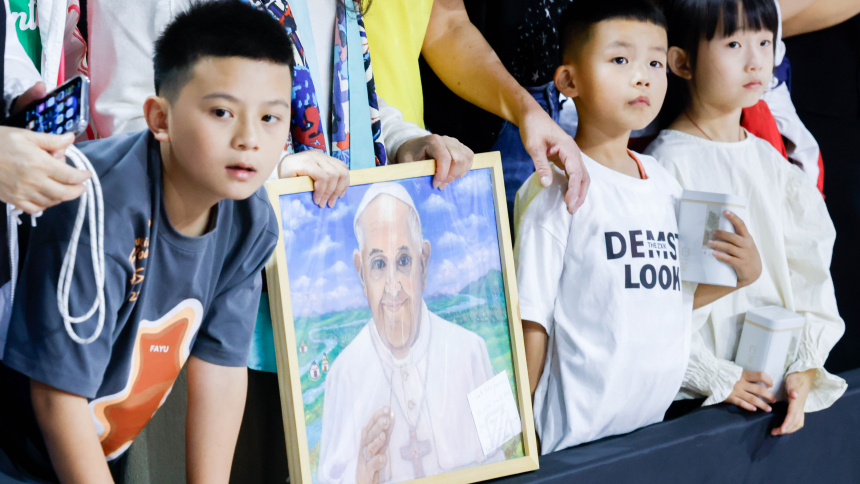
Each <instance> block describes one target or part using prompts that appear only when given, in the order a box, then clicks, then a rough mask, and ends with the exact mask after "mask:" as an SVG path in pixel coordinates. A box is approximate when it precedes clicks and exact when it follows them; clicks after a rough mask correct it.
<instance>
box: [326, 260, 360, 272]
mask: <svg viewBox="0 0 860 484" xmlns="http://www.w3.org/2000/svg"><path fill="white" fill-rule="evenodd" d="M350 271H355V269H354V268H351V267H350V266H348V265H346V263H345V262H344V261H342V260H339V261H337V262H335V263H334V265H332V266H331V267H329V268H328V269H326V273H328V274H335V275H342V274H348V273H349V272H350Z"/></svg>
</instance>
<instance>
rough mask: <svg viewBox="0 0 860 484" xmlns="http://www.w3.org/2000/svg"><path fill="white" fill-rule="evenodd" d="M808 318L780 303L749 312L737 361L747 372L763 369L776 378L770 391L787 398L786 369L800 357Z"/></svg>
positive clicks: (780, 398)
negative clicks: (799, 348)
mask: <svg viewBox="0 0 860 484" xmlns="http://www.w3.org/2000/svg"><path fill="white" fill-rule="evenodd" d="M805 321H806V318H804V317H803V316H801V315H800V314H797V313H795V312H793V311H789V310H788V309H785V308H781V307H779V306H766V307H763V308H756V309H752V310H750V311H747V314H746V319H745V320H744V328H743V332H742V333H741V341H740V343H738V352H737V353H736V354H735V363H737V364H738V365H739V366H742V367H743V369H744V370H747V371H763V372H765V373H767V374H768V375H769V376H770V377H771V378H773V387H771V389H770V390H771V391H772V392H773V394H774V395H775V396H776V398H777V399H778V400H782V399H784V398H785V392H784V391H783V384H782V383H783V381H782V380H783V378H785V370H787V369H788V367H789V366H791V364H792V363H793V362H794V360H795V358H796V356H797V343H798V341H799V340H800V334H801V333H802V332H803V325H804V323H805Z"/></svg>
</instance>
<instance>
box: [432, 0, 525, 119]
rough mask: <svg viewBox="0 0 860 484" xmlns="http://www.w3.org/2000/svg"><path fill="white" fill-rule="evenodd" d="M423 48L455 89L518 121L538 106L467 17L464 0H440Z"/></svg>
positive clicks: (433, 66) (480, 103)
mask: <svg viewBox="0 0 860 484" xmlns="http://www.w3.org/2000/svg"><path fill="white" fill-rule="evenodd" d="M421 53H422V54H423V55H424V59H426V60H427V63H428V64H429V65H430V67H431V68H432V69H433V72H434V73H436V75H437V76H439V79H441V80H442V82H443V83H445V85H446V86H448V88H449V89H451V90H452V91H453V92H454V93H455V94H457V95H458V96H460V97H461V98H463V99H465V100H467V101H469V102H470V103H472V104H474V105H476V106H478V107H480V108H481V109H484V110H486V111H489V112H491V113H493V114H495V115H497V116H500V117H502V118H504V119H506V120H507V121H510V122H512V123H514V124H516V125H518V126H519V125H521V124H522V119H523V118H524V117H525V116H526V115H527V114H528V113H529V112H530V111H532V110H534V109H538V110H540V109H541V108H540V106H539V105H538V104H537V102H535V100H534V99H533V98H532V97H531V96H530V95H529V93H528V92H527V91H526V90H525V89H523V88H522V86H520V85H519V84H518V83H517V81H516V80H514V78H513V77H512V76H511V75H510V74H509V73H508V71H507V69H505V66H504V65H503V64H502V62H501V60H499V57H498V56H497V55H496V53H495V51H493V48H492V47H490V44H488V43H487V41H486V40H485V39H484V37H483V36H482V35H481V33H480V32H479V31H478V29H477V28H476V27H475V26H474V25H473V24H472V22H471V21H470V20H469V16H468V14H467V13H466V8H465V6H464V5H463V1H462V0H436V1H434V2H433V10H432V12H431V14H430V22H429V24H428V26H427V33H426V35H425V37H424V45H423V46H422V49H421Z"/></svg>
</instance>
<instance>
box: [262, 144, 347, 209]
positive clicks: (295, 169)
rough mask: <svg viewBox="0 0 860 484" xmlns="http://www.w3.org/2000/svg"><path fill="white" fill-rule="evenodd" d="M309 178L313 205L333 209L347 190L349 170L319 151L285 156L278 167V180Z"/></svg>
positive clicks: (338, 161)
mask: <svg viewBox="0 0 860 484" xmlns="http://www.w3.org/2000/svg"><path fill="white" fill-rule="evenodd" d="M294 176H309V177H311V179H312V180H313V181H314V203H315V204H317V205H319V206H320V207H324V206H325V205H326V204H328V206H329V207H334V203H335V202H336V201H337V199H338V198H341V197H343V196H344V194H346V189H347V188H349V168H348V167H347V166H346V164H345V163H344V162H342V161H340V160H338V159H337V158H333V157H331V156H329V155H327V154H325V153H323V152H322V151H320V150H308V151H302V152H301V153H296V154H294V155H289V156H286V157H285V158H284V159H283V160H281V164H280V166H278V178H291V177H294Z"/></svg>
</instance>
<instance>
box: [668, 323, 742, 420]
mask: <svg viewBox="0 0 860 484" xmlns="http://www.w3.org/2000/svg"><path fill="white" fill-rule="evenodd" d="M709 312H710V311H709V309H708V306H705V307H703V308H699V309H698V310H696V311H694V313H693V334H692V338H691V342H690V360H689V363H687V371H686V372H685V373H684V382H683V383H682V386H683V388H685V389H687V390H692V391H694V392H696V393H698V394H700V395H703V396H705V397H707V399H705V402H704V403H703V404H702V405H713V404H715V403H720V402H723V401H724V400H725V399H726V398H728V397H729V395H731V393H732V390H733V389H734V387H735V383H737V382H738V380H740V379H741V375H742V374H743V372H744V369H743V368H741V367H740V366H738V365H736V364H735V363H733V362H731V361H728V360H724V359H722V358H717V357H716V355H714V350H713V349H711V348H708V347H707V345H706V344H705V341H704V339H703V338H702V334H701V332H700V330H701V326H702V323H699V324H698V325H697V324H696V321H697V320H698V321H707V320H709V319H710V318H709V316H708V313H709ZM703 316H704V317H703Z"/></svg>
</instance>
